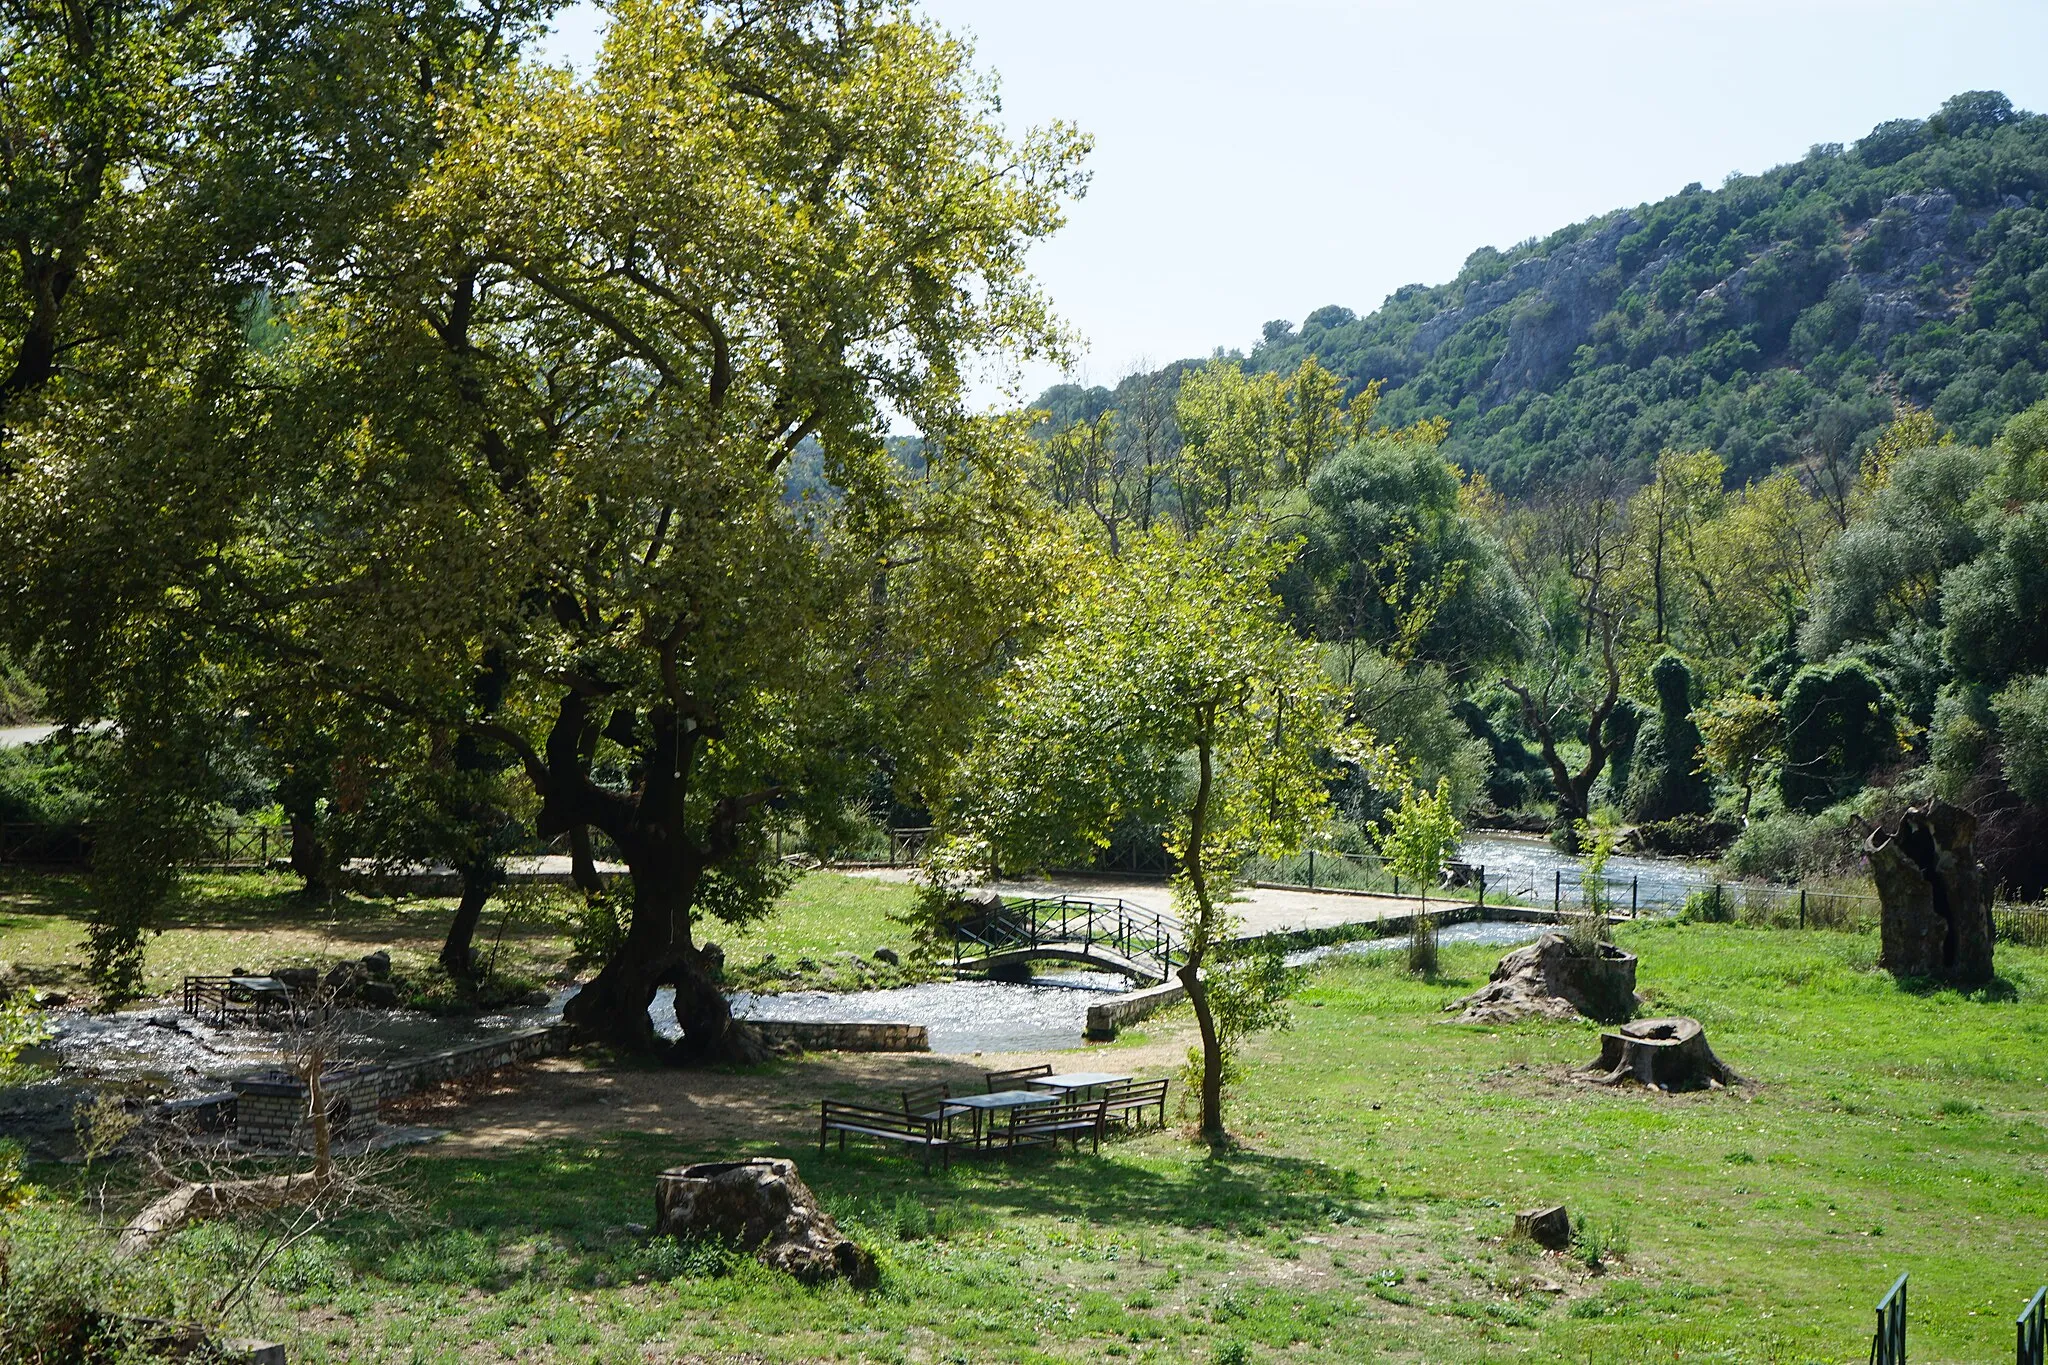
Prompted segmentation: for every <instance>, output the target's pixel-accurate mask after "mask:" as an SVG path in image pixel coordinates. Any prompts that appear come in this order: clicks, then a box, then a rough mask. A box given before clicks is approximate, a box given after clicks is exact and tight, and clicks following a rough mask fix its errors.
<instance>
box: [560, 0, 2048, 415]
mask: <svg viewBox="0 0 2048 1365" xmlns="http://www.w3.org/2000/svg"><path fill="white" fill-rule="evenodd" d="M921 8H922V9H923V10H924V12H925V13H927V14H929V15H930V16H931V17H932V18H934V19H935V20H937V22H939V23H940V24H941V25H942V26H944V27H945V28H947V29H949V30H951V31H953V32H954V33H956V34H960V35H962V36H967V37H971V38H972V40H973V42H974V46H975V50H976V62H977V65H979V66H980V67H982V68H983V69H985V70H986V69H993V70H994V71H995V72H997V73H998V75H999V76H1000V79H1001V89H1002V97H1003V113H1004V117H1005V119H1006V120H1008V121H1009V122H1010V124H1011V125H1012V127H1013V128H1015V129H1022V128H1024V127H1027V126H1030V125H1033V124H1039V123H1044V122H1048V121H1051V120H1055V119H1064V120H1067V121H1069V122H1072V123H1075V124H1078V125H1079V126H1080V127H1081V128H1083V129H1085V130H1086V131H1088V132H1090V133H1092V134H1093V135H1094V137H1095V151H1094V154H1093V155H1092V156H1091V157H1090V159H1089V163H1088V164H1089V167H1090V169H1091V170H1092V173H1093V183H1092V185H1091V187H1090V189H1089V191H1088V194H1087V196H1086V198H1084V199H1083V200H1082V201H1080V202H1079V203H1078V204H1076V205H1074V207H1073V210H1072V214H1071V218H1070V221H1069V224H1068V226H1067V227H1066V228H1065V229H1064V230H1063V231H1062V232H1061V233H1060V234H1059V235H1058V236H1057V237H1055V238H1053V239H1051V240H1050V241H1048V242H1046V243H1044V244H1042V245H1041V246H1040V247H1039V248H1038V249H1037V252H1036V255H1035V257H1034V265H1035V269H1036V271H1037V274H1038V276H1039V278H1040V280H1041V281H1042V282H1043V283H1044V285H1045V287H1046V289H1047V290H1048V292H1049V293H1050V294H1051V296H1052V298H1053V300H1054V303H1055V304H1056V305H1057V307H1058V308H1059V310H1060V312H1061V315H1062V316H1063V317H1064V318H1065V319H1066V320H1067V321H1068V322H1069V323H1070V324H1072V325H1073V326H1074V327H1075V328H1077V329H1078V331H1079V332H1080V333H1081V335H1082V337H1083V339H1084V341H1085V345H1086V350H1085V352H1084V353H1083V355H1082V356H1081V358H1080V359H1079V360H1078V362H1077V363H1076V365H1075V366H1074V368H1073V370H1072V371H1071V372H1070V373H1069V375H1068V376H1067V377H1068V378H1071V379H1075V380H1078V381H1081V382H1085V383H1113V382H1114V381H1115V380H1116V379H1117V377H1119V376H1121V375H1123V374H1125V373H1128V372H1129V371H1130V370H1132V369H1133V368H1136V367H1140V366H1142V367H1146V368H1150V367H1153V366H1157V365H1160V364H1163V363H1165V362H1167V361H1169V360H1173V359H1176V358H1180V357H1184V356H1205V355H1208V354H1209V353H1210V352H1211V351H1213V350H1214V349H1215V348H1216V347H1218V346H1224V347H1242V348H1245V349H1249V348H1250V347H1251V345H1252V344H1253V343H1254V342H1255V341H1257V339H1258V336H1259V329H1260V327H1261V325H1262V324H1263V323H1265V322H1266V321H1267V320H1269V319H1273V318H1286V319H1289V320H1293V321H1299V320H1300V319H1301V318H1302V317H1304V316H1305V315H1307V314H1308V313H1310V312H1312V311H1313V310H1314V309H1316V308H1318V307H1320V306H1322V305H1323V304H1326V303H1340V304H1343V305H1345V306H1346V307H1349V308H1353V309H1356V310H1358V311H1359V312H1361V313H1365V312H1370V311H1371V310H1372V309H1373V308H1375V307H1377V306H1378V304H1379V303H1380V301H1381V300H1382V299H1384V298H1385V297H1386V296H1387V295H1388V294H1389V293H1391V292H1392V291H1393V290H1395V289H1397V288H1399V287H1400V286H1401V285H1403V284H1407V283H1412V282H1418V281H1419V282H1425V283H1437V282H1441V281H1443V280H1445V279H1448V278H1449V277H1450V276H1452V275H1454V274H1456V273H1457V270H1458V268H1459V266H1460V265H1461V264H1462V263H1463V261H1464V260H1465V258H1466V256H1468V255H1469V254H1470V253H1471V252H1472V251H1473V250H1474V249H1475V248H1477V247H1480V246H1487V245H1491V246H1498V247H1507V246H1511V245H1513V244H1514V243H1516V242H1518V241H1521V240H1523V239H1525V238H1528V237H1532V236H1539V235H1545V234H1548V233H1549V232H1551V231H1553V230H1554V229H1556V228H1559V227H1562V226H1564V225H1565V224H1567V223H1571V222H1576V221H1578V220H1580V219H1584V218H1587V217H1591V216H1593V215H1595V214H1598V213H1603V212H1605V211H1607V210H1609V209H1613V208H1618V207H1625V206H1633V205H1636V204H1639V203H1643V202H1645V201H1649V200H1655V199H1660V198H1662V197H1664V196H1665V195H1667V194H1671V193H1674V192H1675V191H1677V190H1679V189H1681V188H1683V187H1684V186H1685V185H1686V184H1687V183H1688V182H1690V181H1695V180H1696V181H1699V182H1701V183H1703V184H1706V185H1709V186H1713V185H1718V184H1720V183H1721V181H1722V180H1723V179H1725V178H1726V177H1727V176H1728V175H1729V174H1730V173H1731V172H1737V171H1740V172H1756V171H1761V170H1765V169H1767V168H1769V167H1771V166H1774V165H1778V164H1780V163H1783V162H1785V161H1790V160H1795V159H1797V158H1798V157H1799V156H1801V155H1803V154H1804V153H1805V151H1806V149H1807V148H1808V147H1809V146H1810V145H1812V144H1813V143H1817V142H1845V143H1846V142H1853V141H1854V140H1855V139H1856V138H1858V137H1859V136H1861V135H1862V134H1864V133H1866V132H1868V131H1869V130H1870V128H1871V127H1872V126H1873V125H1874V124H1877V123H1879V122H1882V121H1883V120H1885V119H1890V118H1905V117H1924V116H1926V115H1928V114H1930V113H1932V112H1934V110H1935V109H1936V108H1938V107H1939V106H1940V104H1941V102H1942V101H1943V100H1944V99H1946V98H1948V97H1949V96H1950V95H1953V94H1955V93H1957V92H1958V91H1962V90H1986V89H1989V90H2003V91H2004V92H2005V93H2006V94H2007V95H2009V96H2010V97H2011V98H2012V100H2013V102H2014V103H2015V104H2016V105H2018V106H2020V107H2021V108H2024V109H2033V110H2048V60H2044V57H2048V0H1910V2H1909V0H1711V2H1709V0H1692V2H1686V0H1634V2H1633V3H1624V2H1623V0H1581V2H1580V3H1541V0H1434V2H1433V3H1432V2H1430V0H1412V2H1396V0H1351V2H1350V3H1345V2H1344V0H1255V2H1252V0H1240V3H1234V4H1233V3H1222V2H1221V0H1085V2H1083V0H927V3H925V4H924V5H923V6H922V7H921ZM603 25H604V14H603V11H602V10H601V9H600V8H598V7H597V6H595V5H592V4H588V3H585V4H579V5H577V6H575V7H573V8H572V9H570V10H568V11H566V12H564V13H563V15H562V16H561V17H560V19H559V20H558V23H557V27H556V30H555V33H554V35H553V37H552V38H551V39H550V41H549V44H548V48H547V52H548V55H550V56H551V57H553V58H554V59H556V60H560V61H565V62H567V63H569V64H570V65H572V66H575V67H577V68H578V69H581V70H587V69H588V64H589V62H590V60H591V57H592V56H593V54H594V53H595V52H596V50H597V47H598V45H599V43H600V42H601V41H602V31H603ZM1059 377H1060V376H1058V375H1057V374H1055V373H1052V372H1050V371H1049V370H1044V369H1036V370H1032V371H1030V372H1027V373H1024V374H1022V375H1018V376H1015V377H1014V380H1013V384H1014V386H1015V387H1016V388H1017V390H1018V391H1019V392H1020V393H1021V394H1022V395H1023V396H1025V397H1029V396H1030V395H1031V394H1033V393H1036V392H1037V391H1038V389H1039V388H1041V387H1043V385H1044V384H1046V383H1049V382H1052V381H1053V380H1055V379H1057V378H1059ZM988 387H989V394H990V397H991V399H992V400H993V399H994V398H995V397H996V394H997V386H996V385H995V384H994V382H993V380H992V381H991V383H990V385H989V386H988Z"/></svg>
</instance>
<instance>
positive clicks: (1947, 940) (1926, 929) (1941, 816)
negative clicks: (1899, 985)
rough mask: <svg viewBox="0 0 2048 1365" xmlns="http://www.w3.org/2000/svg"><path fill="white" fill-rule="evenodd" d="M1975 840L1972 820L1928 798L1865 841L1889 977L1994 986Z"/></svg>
mask: <svg viewBox="0 0 2048 1365" xmlns="http://www.w3.org/2000/svg"><path fill="white" fill-rule="evenodd" d="M1976 840H1977V817H1976V816H1974V815H1972V814H1970V813H1969V812H1968V811H1966V810H1962V809H1960V808H1958V807H1956V806H1951V805H1950V804H1949V803H1948V802H1946V801H1941V800H1933V801H1929V802H1928V803H1927V804H1925V805H1922V806H1908V807H1907V808H1906V813H1905V814H1904V815H1903V816H1901V817H1899V827H1898V828H1897V829H1896V830H1892V831H1890V832H1887V831H1885V830H1883V829H1875V830H1872V831H1871V832H1870V837H1869V838H1867V839H1865V840H1864V841H1863V856H1864V857H1866V858H1868V859H1869V860H1870V875H1871V879H1872V880H1874V881H1875V882H1876V883H1877V899H1878V902H1879V905H1880V914H1881V917H1882V923H1881V931H1882V937H1881V946H1880V950H1879V954H1878V965H1879V966H1880V967H1883V968H1884V969H1885V970H1886V971H1888V972H1890V973H1891V974H1892V975H1893V976H1900V977H1916V978H1921V979H1925V980H1929V981H1946V982H1951V983H1953V984H1955V985H1959V986H1981V985H1983V984H1984V983H1986V982H1988V981H1990V980H1991V970H1992V969H1991V941H1992V934H1991V905H1990V897H1989V896H1987V895H1986V894H1985V891H1986V886H1985V883H1986V880H1987V878H1986V877H1985V874H1984V868H1983V866H1982V864H1980V863H1979V862H1978V861H1977V852H1976Z"/></svg>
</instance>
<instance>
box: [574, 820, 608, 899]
mask: <svg viewBox="0 0 2048 1365" xmlns="http://www.w3.org/2000/svg"><path fill="white" fill-rule="evenodd" d="M569 880H570V881H571V882H573V883H575V885H576V889H577V890H578V891H581V892H582V893H583V894H584V895H586V896H595V895H596V894H597V893H598V892H600V891H602V890H604V878H602V877H600V876H598V875H597V859H596V858H595V857H593V856H591V852H590V826H588V825H571V826H570V827H569Z"/></svg>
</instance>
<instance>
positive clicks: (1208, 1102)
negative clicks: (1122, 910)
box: [1177, 716, 1225, 1143]
mask: <svg viewBox="0 0 2048 1365" xmlns="http://www.w3.org/2000/svg"><path fill="white" fill-rule="evenodd" d="M1210 723H1211V724H1212V725H1213V723H1214V720H1213V716H1212V718H1211V722H1210ZM1210 747H1211V744H1210V737H1209V733H1208V731H1207V729H1205V730H1204V732H1203V734H1202V736H1201V738H1200V740H1199V741H1197V743H1196V745H1195V757H1196V764H1197V771H1198V773H1199V780H1198V781H1197V783H1196V786H1195V801H1194V806H1193V808H1192V809H1191V810H1190V811H1189V813H1188V842H1187V848H1186V849H1185V850H1184V851H1183V853H1182V855H1181V865H1182V867H1184V868H1185V869H1186V871H1187V874H1188V886H1189V888H1190V889H1191V890H1192V891H1193V892H1194V896H1195V920H1194V923H1193V925H1191V926H1190V928H1191V930H1192V932H1191V933H1190V934H1189V935H1188V960H1187V961H1186V962H1185V963H1184V964H1182V966H1181V968H1180V971H1179V972H1178V973H1177V975H1178V976H1179V977H1180V981H1181V985H1183V986H1184V987H1186V988H1187V993H1188V1007H1189V1008H1190V1009H1192V1010H1193V1011H1194V1012H1195V1028H1196V1029H1197V1030H1198V1031H1199V1032H1200V1033H1201V1035H1202V1136H1203V1137H1204V1138H1206V1139H1208V1140H1209V1141H1210V1142H1211V1143H1218V1142H1222V1141H1223V1140H1224V1137H1225V1134H1224V1131H1223V1039H1222V1038H1221V1037H1220V1036H1219V1035H1218V1033H1217V1031H1216V1017H1215V1015H1214V1014H1213V1013H1212V1012H1211V1011H1210V1009H1209V988H1208V987H1207V986H1206V985H1204V984H1203V982H1202V960H1203V959H1204V958H1205V957H1207V956H1208V953H1209V935H1210V933H1211V932H1212V931H1213V929H1214V922H1213V919H1212V916H1213V914H1214V909H1213V907H1212V906H1211V904H1210V900H1209V876H1208V871H1207V869H1205V868H1204V867H1203V865H1202V856H1203V853H1204V849H1205V845H1206V842H1207V839H1208V834H1209V799H1210V797H1211V795H1212V794H1213V793H1214V791H1215V785H1216V781H1215V769H1214V763H1213V759H1212V757H1211V754H1210Z"/></svg>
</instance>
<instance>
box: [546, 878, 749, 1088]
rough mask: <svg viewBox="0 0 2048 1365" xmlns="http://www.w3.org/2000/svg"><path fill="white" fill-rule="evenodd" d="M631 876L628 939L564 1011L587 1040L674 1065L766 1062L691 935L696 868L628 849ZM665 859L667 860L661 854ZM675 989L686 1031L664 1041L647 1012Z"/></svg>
mask: <svg viewBox="0 0 2048 1365" xmlns="http://www.w3.org/2000/svg"><path fill="white" fill-rule="evenodd" d="M622 851H623V852H625V854H626V866H627V868H628V869H629V870H630V871H631V873H632V875H633V918H632V924H631V927H630V928H629V929H628V930H627V933H626V941H625V943H624V944H623V945H622V946H621V947H620V949H619V951H618V952H616V953H614V954H613V955H612V959H611V961H609V962H607V963H606V964H605V965H604V969H603V970H602V971H600V972H599V973H598V974H597V976H596V977H595V978H594V979H593V980H592V981H591V982H590V984H589V985H587V986H585V987H584V988H583V989H582V990H580V991H578V992H577V993H576V994H575V995H574V996H572V997H570V999H569V1003H568V1005H567V1006H566V1007H565V1008H564V1009H563V1011H562V1017H563V1018H564V1019H565V1020H567V1021H568V1022H569V1023H570V1024H571V1025H573V1026H574V1027H575V1028H576V1030H577V1032H578V1033H580V1034H581V1035H583V1036H584V1037H586V1038H589V1039H590V1040H592V1041H594V1042H598V1043H602V1044H603V1045H605V1046H607V1047H612V1048H616V1049H618V1050H619V1051H621V1052H628V1053H638V1054H641V1055H643V1056H656V1057H660V1058H661V1059H662V1060H664V1061H667V1062H669V1063H671V1064H675V1065H686V1064H692V1063H705V1062H739V1063H751V1062H759V1061H764V1060H766V1058H767V1057H768V1055H769V1053H768V1048H767V1046H766V1044H765V1043H764V1041H763V1040H762V1038H761V1035H760V1032H759V1030H757V1029H754V1028H752V1027H750V1026H748V1025H747V1024H745V1023H743V1022H741V1021H739V1020H736V1019H734V1018H733V1017H732V1009H731V1007H730V1005H729V1004H728V1003H727V1001H726V998H725V990H724V987H723V985H722V983H721V982H720V981H719V979H718V972H717V971H716V969H715V959H714V958H713V956H712V955H711V954H709V953H707V952H706V951H705V949H704V948H703V947H700V946H699V945H697V944H696V943H693V942H692V941H691V938H690V901H691V899H692V898H693V897H692V896H691V894H690V893H691V892H692V891H694V889H695V887H696V884H697V879H698V876H699V871H698V870H691V869H684V868H675V867H667V866H663V867H660V868H659V869H658V870H657V867H655V866H650V863H655V862H657V861H658V860H657V859H655V858H651V857H648V856H645V855H643V856H641V857H635V852H636V850H635V849H633V848H632V847H631V846H626V847H624V848H622ZM659 861H667V860H659ZM663 986H669V987H672V988H674V991H675V1021H676V1024H677V1027H678V1028H679V1030H680V1036H679V1037H678V1038H676V1039H675V1040H674V1041H673V1042H671V1041H669V1040H667V1039H664V1038H663V1037H662V1036H661V1033H660V1031H659V1030H657V1028H656V1026H655V1021H654V1016H653V1015H651V1014H650V1013H649V1012H648V1011H649V1008H650V1007H651V1006H652V1005H653V1004H654V998H655V995H656V993H657V992H658V991H659V990H660V989H661V988H662V987H663Z"/></svg>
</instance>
